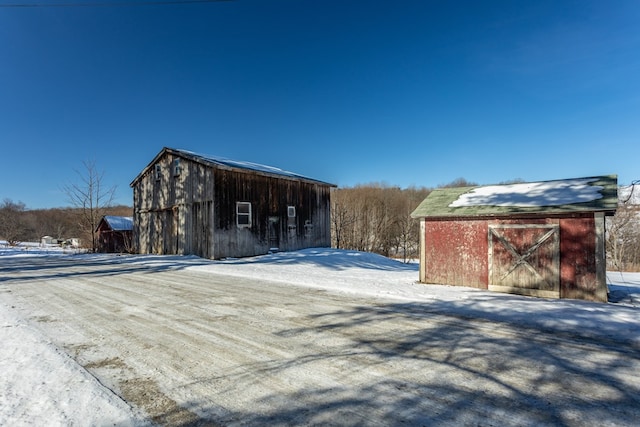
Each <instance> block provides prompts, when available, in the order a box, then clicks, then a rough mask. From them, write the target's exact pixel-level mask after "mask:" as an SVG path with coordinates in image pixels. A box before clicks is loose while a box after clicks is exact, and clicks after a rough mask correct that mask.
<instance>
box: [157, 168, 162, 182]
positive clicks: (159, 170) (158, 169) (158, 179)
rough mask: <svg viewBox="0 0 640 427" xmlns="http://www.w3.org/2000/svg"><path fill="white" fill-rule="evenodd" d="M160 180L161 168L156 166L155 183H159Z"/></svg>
mask: <svg viewBox="0 0 640 427" xmlns="http://www.w3.org/2000/svg"><path fill="white" fill-rule="evenodd" d="M160 178H162V166H160V165H156V181H160Z"/></svg>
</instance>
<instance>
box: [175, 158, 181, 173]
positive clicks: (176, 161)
mask: <svg viewBox="0 0 640 427" xmlns="http://www.w3.org/2000/svg"><path fill="white" fill-rule="evenodd" d="M181 172H182V167H181V166H180V159H174V160H173V176H179V175H180V173H181Z"/></svg>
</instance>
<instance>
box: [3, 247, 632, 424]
mask: <svg viewBox="0 0 640 427" xmlns="http://www.w3.org/2000/svg"><path fill="white" fill-rule="evenodd" d="M11 262H12V264H10V265H3V266H2V277H1V278H0V304H1V305H3V306H5V308H6V309H10V310H16V311H17V312H18V313H19V314H20V315H21V316H22V317H23V318H26V319H29V320H30V321H31V322H32V323H33V324H35V325H37V326H38V328H39V329H41V330H42V331H43V332H44V333H45V334H46V335H47V336H48V337H50V338H51V340H52V341H53V342H54V343H56V344H57V345H58V346H59V347H60V348H62V349H64V350H65V351H66V352H67V353H69V354H70V355H71V356H72V357H73V358H75V360H77V361H78V363H79V364H81V365H82V366H84V367H85V368H86V369H87V370H88V371H89V372H91V373H92V374H93V375H94V376H95V377H96V378H97V379H98V380H99V381H100V382H101V383H102V384H104V385H105V386H106V387H108V388H110V389H111V390H113V391H114V392H115V393H117V394H118V395H120V396H121V397H123V398H124V399H125V400H126V401H127V402H129V403H130V404H131V405H132V406H134V407H136V408H139V409H141V410H143V411H145V412H146V413H147V414H149V417H150V418H151V419H152V420H153V421H155V422H157V423H158V424H161V425H172V426H185V425H270V426H277V425H384V426H389V425H429V426H441V425H482V426H492V425H495V426H509V425H513V426H516V425H517V426H527V425H530V426H533V425H536V426H538V425H554V426H585V425H594V426H595V425H597V426H604V425H623V426H624V425H629V426H631V425H637V423H638V420H640V375H638V373H639V372H640V352H639V351H638V350H637V349H636V348H634V347H632V346H628V345H626V344H624V343H620V342H615V341H612V342H595V341H594V340H592V339H589V338H587V337H579V336H567V335H566V334H562V335H554V334H553V331H551V330H549V331H545V332H540V331H536V330H531V329H527V328H523V327H521V326H517V325H510V324H509V323H507V322H500V323H499V322H491V321H487V320H481V319H473V318H461V317H456V316H452V315H450V314H448V313H447V310H446V305H445V304H437V303H433V304H424V303H409V304H407V303H398V302H395V301H391V300H385V299H379V298H372V297H362V298H360V297H358V296H354V295H344V294H338V293H329V292H326V291H322V290H318V289H310V288H303V287H296V286H294V285H286V284H282V283H273V282H266V281H255V280H251V281H249V280H242V279H239V278H237V277H230V276H223V275H212V274H210V273H204V272H197V271H192V270H189V269H173V268H167V267H166V266H158V267H154V266H140V265H134V264H128V263H127V262H123V261H122V260H119V259H116V258H112V259H105V260H103V261H100V260H93V261H91V262H81V263H77V261H76V260H74V259H73V257H67V258H42V259H36V258H24V259H20V258H15V259H12V261H11ZM194 262H197V261H194ZM3 309H4V308H3Z"/></svg>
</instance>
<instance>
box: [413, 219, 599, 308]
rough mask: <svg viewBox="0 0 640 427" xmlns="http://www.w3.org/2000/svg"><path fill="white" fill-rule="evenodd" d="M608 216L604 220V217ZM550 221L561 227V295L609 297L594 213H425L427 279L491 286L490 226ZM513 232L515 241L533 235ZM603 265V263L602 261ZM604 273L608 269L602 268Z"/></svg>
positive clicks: (423, 261)
mask: <svg viewBox="0 0 640 427" xmlns="http://www.w3.org/2000/svg"><path fill="white" fill-rule="evenodd" d="M601 222H603V220H601ZM516 224H520V225H523V228H522V230H523V233H525V232H528V229H527V228H526V227H524V225H527V224H528V225H535V224H540V225H543V224H548V225H554V224H555V225H557V226H558V227H559V239H560V245H559V246H560V247H559V257H560V258H559V260H560V262H559V265H560V297H561V298H577V299H586V300H593V301H603V302H606V300H607V294H606V283H605V280H604V279H602V278H601V277H599V274H598V259H599V258H598V257H603V249H602V248H599V247H598V245H602V244H603V243H602V239H603V238H602V236H600V237H598V232H597V227H596V225H597V224H596V218H595V216H594V214H593V213H584V214H573V215H569V216H566V217H555V218H554V217H551V218H548V217H528V218H518V219H514V218H508V217H504V218H477V219H469V218H452V219H446V220H441V219H429V218H426V219H424V226H423V227H422V228H423V229H422V230H421V231H422V233H423V236H422V239H424V242H425V244H424V252H422V253H423V259H422V260H421V261H422V262H421V264H422V265H423V266H424V267H423V266H422V265H421V269H422V268H423V269H424V271H421V281H423V282H425V283H438V284H446V285H458V286H470V287H476V288H482V289H487V288H488V284H489V256H488V254H489V245H488V241H489V240H488V237H487V236H489V232H488V230H489V226H490V225H493V226H496V225H516ZM517 233H518V229H517V228H515V229H514V230H513V231H512V232H511V234H512V237H511V239H512V240H513V241H514V242H517V241H518V240H521V241H522V245H523V246H522V247H527V244H526V243H527V242H526V241H525V240H523V239H525V238H529V237H527V236H526V235H525V234H523V236H522V239H521V238H520V237H518V234H517ZM600 269H601V267H600ZM600 276H602V274H600Z"/></svg>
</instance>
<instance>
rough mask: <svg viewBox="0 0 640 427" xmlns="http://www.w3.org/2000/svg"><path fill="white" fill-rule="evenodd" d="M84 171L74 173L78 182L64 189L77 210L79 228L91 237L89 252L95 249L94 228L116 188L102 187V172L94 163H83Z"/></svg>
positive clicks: (111, 200) (95, 236)
mask: <svg viewBox="0 0 640 427" xmlns="http://www.w3.org/2000/svg"><path fill="white" fill-rule="evenodd" d="M83 165H84V171H83V172H80V171H76V172H77V173H78V176H79V177H80V182H79V183H75V184H69V185H66V186H65V187H64V192H65V193H66V195H67V197H68V198H69V202H70V203H71V204H72V205H73V206H74V207H75V208H77V209H78V215H79V224H78V225H79V227H80V229H81V230H82V232H83V233H84V235H85V236H90V237H91V251H92V252H95V251H96V248H97V232H96V228H97V226H98V223H99V222H100V219H101V218H102V217H103V216H104V215H105V212H106V210H107V208H109V207H110V206H111V205H112V203H113V199H114V197H115V192H116V187H115V186H112V187H109V188H104V187H103V185H102V184H103V178H104V172H99V171H98V170H97V169H96V164H95V162H94V161H84V162H83Z"/></svg>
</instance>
